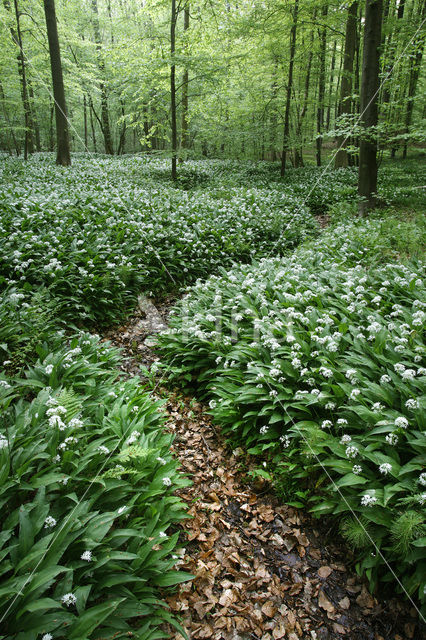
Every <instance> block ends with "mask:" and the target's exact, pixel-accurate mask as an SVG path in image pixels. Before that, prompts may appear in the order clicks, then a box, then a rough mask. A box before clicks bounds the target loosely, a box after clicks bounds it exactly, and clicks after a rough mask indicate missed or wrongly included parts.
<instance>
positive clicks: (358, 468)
mask: <svg viewBox="0 0 426 640" xmlns="http://www.w3.org/2000/svg"><path fill="white" fill-rule="evenodd" d="M361 472H362V467H361V466H360V465H359V464H354V466H353V467H352V473H354V474H355V475H356V476H359V474H360V473H361Z"/></svg>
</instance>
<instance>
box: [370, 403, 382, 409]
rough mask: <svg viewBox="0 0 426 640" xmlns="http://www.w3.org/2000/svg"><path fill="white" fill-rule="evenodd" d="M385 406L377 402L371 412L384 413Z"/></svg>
mask: <svg viewBox="0 0 426 640" xmlns="http://www.w3.org/2000/svg"><path fill="white" fill-rule="evenodd" d="M383 409H384V406H383V405H382V404H380V402H375V403H374V404H373V406H372V407H371V411H383Z"/></svg>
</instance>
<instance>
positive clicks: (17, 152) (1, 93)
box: [0, 82, 21, 156]
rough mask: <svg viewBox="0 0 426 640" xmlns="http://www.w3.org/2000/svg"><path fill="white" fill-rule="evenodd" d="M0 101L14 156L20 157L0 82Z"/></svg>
mask: <svg viewBox="0 0 426 640" xmlns="http://www.w3.org/2000/svg"><path fill="white" fill-rule="evenodd" d="M0 99H1V101H2V105H3V114H4V119H5V121H6V124H7V127H8V130H9V131H10V135H11V138H12V141H13V145H14V147H15V151H16V155H17V156H20V155H21V149H20V147H19V144H18V141H17V139H16V136H15V132H14V130H13V126H12V124H11V122H10V118H9V113H8V111H7V108H6V96H5V95H4V90H3V85H2V84H1V82H0Z"/></svg>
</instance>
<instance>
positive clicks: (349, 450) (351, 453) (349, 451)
mask: <svg viewBox="0 0 426 640" xmlns="http://www.w3.org/2000/svg"><path fill="white" fill-rule="evenodd" d="M345 453H346V457H347V458H356V457H357V455H358V447H355V446H354V445H353V444H351V445H349V447H346V452H345Z"/></svg>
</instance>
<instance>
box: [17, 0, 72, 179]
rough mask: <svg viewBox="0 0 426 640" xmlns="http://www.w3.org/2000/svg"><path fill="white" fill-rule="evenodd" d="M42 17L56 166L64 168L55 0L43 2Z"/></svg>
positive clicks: (65, 125)
mask: <svg viewBox="0 0 426 640" xmlns="http://www.w3.org/2000/svg"><path fill="white" fill-rule="evenodd" d="M15 1H16V0H15ZM44 15H45V16H46V27H47V39H48V41H49V53H50V68H51V71H52V84H53V97H54V100H55V120H56V146H57V150H56V164H60V165H62V166H64V167H66V166H68V165H70V164H71V156H70V145H69V135H68V118H67V106H66V103H65V89H64V80H63V77H62V64H61V52H60V49H59V39H58V29H57V25H56V12H55V0H44Z"/></svg>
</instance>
